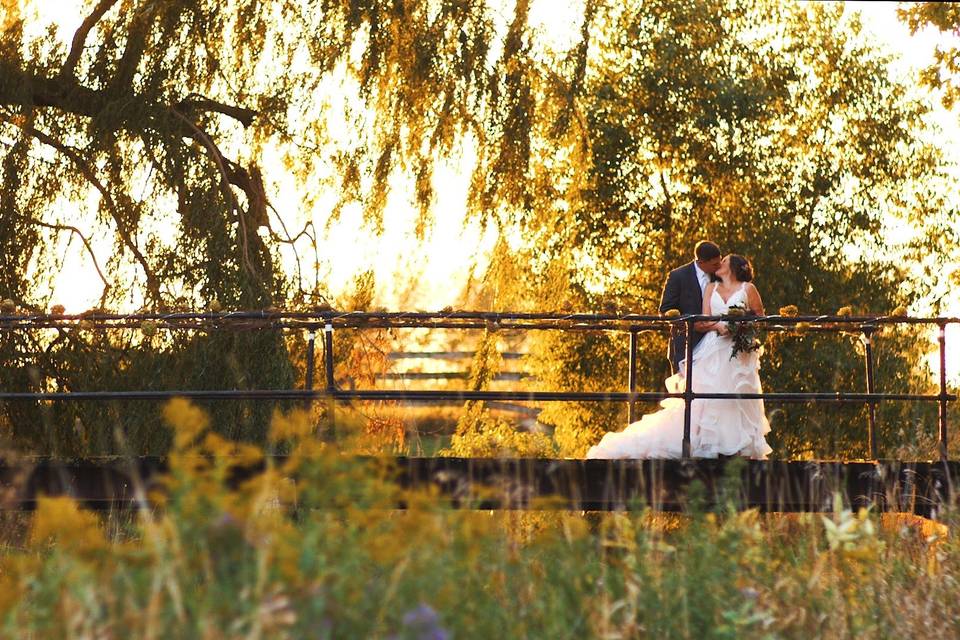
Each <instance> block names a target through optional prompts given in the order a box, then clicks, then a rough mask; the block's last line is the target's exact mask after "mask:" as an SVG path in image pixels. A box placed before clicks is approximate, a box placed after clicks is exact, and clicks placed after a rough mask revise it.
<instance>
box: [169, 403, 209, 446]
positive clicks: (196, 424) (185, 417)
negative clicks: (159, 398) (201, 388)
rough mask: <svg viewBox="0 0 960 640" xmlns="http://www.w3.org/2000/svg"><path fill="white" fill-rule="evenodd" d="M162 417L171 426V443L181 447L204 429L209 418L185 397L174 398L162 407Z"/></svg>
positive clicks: (192, 440) (188, 443)
mask: <svg viewBox="0 0 960 640" xmlns="http://www.w3.org/2000/svg"><path fill="white" fill-rule="evenodd" d="M163 418H164V419H165V420H166V421H167V422H168V423H169V424H170V426H172V427H173V431H174V435H173V443H174V446H175V447H176V448H177V449H183V448H185V447H187V446H189V445H190V444H191V443H192V442H194V441H195V440H196V438H197V436H199V435H200V434H201V433H203V432H204V431H206V429H207V427H208V426H209V424H210V418H208V417H207V414H206V413H204V412H203V411H202V410H201V409H199V408H198V407H196V406H194V405H193V404H191V403H190V401H189V400H187V399H185V398H174V399H173V400H171V401H170V402H168V403H167V404H166V405H165V406H164V407H163Z"/></svg>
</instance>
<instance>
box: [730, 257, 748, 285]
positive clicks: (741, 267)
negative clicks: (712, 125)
mask: <svg viewBox="0 0 960 640" xmlns="http://www.w3.org/2000/svg"><path fill="white" fill-rule="evenodd" d="M730 271H732V272H733V275H734V276H736V278H737V280H739V281H740V282H750V281H751V280H753V267H752V266H750V261H749V260H747V259H746V258H744V257H743V256H739V255H737V254H735V253H731V254H730Z"/></svg>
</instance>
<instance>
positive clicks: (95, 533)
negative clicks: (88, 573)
mask: <svg viewBox="0 0 960 640" xmlns="http://www.w3.org/2000/svg"><path fill="white" fill-rule="evenodd" d="M30 543H31V544H33V545H36V546H40V545H45V544H50V543H53V544H55V545H57V546H59V547H60V548H62V549H64V550H67V551H78V552H81V553H84V552H90V551H95V550H97V549H103V548H104V547H105V546H106V540H105V539H104V537H103V532H102V531H101V530H100V524H99V522H98V521H97V517H96V516H95V515H94V514H92V513H90V512H89V511H82V510H81V509H80V507H79V506H78V505H77V503H76V501H75V500H73V499H72V498H68V497H57V498H47V497H44V496H41V497H40V499H39V500H38V501H37V512H36V513H35V514H34V516H33V522H32V523H31V526H30Z"/></svg>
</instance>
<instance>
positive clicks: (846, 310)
mask: <svg viewBox="0 0 960 640" xmlns="http://www.w3.org/2000/svg"><path fill="white" fill-rule="evenodd" d="M852 315H853V307H849V306H848V307H840V308H839V309H838V310H837V316H838V317H841V318H845V317H847V316H852Z"/></svg>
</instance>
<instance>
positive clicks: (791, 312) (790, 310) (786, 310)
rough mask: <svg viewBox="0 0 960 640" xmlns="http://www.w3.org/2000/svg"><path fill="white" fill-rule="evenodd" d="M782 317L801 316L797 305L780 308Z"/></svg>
mask: <svg viewBox="0 0 960 640" xmlns="http://www.w3.org/2000/svg"><path fill="white" fill-rule="evenodd" d="M780 315H781V316H783V317H784V318H796V317H797V316H798V315H800V310H799V309H797V305H795V304H788V305H786V306H783V307H780Z"/></svg>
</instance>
